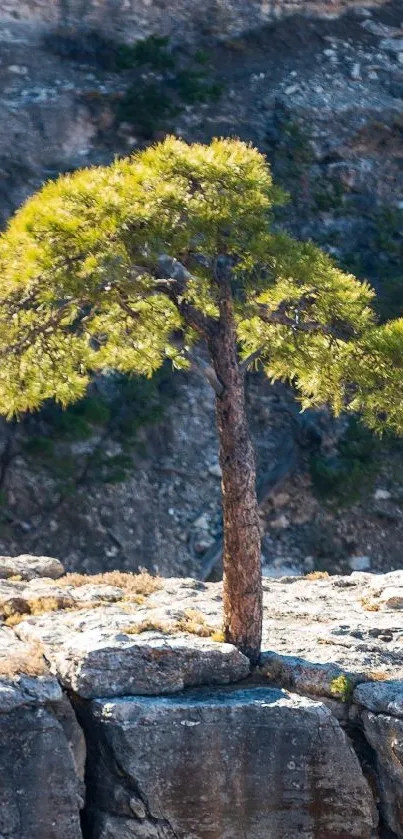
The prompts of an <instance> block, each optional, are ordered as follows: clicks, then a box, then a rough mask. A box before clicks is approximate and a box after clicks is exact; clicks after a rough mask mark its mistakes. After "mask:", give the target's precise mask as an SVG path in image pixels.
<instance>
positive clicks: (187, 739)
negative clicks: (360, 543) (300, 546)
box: [0, 557, 403, 839]
mask: <svg viewBox="0 0 403 839" xmlns="http://www.w3.org/2000/svg"><path fill="white" fill-rule="evenodd" d="M41 574H47V575H49V574H51V575H52V576H51V577H50V576H47V577H43V576H41ZM0 576H1V577H3V579H2V581H1V583H0V612H1V615H2V622H3V623H2V626H1V628H0V753H1V759H0V775H1V785H0V801H1V809H0V813H1V815H0V831H1V834H2V835H4V836H6V837H7V839H32V836H33V835H35V837H37V839H90V838H91V839H132V837H133V838H134V837H138V839H190V837H197V839H224V837H225V839H245V838H246V837H247V839H260V837H261V839H295V838H296V837H297V836H298V837H299V839H352V837H355V839H376V837H382V838H383V839H391V838H392V839H393V837H402V836H403V816H402V813H403V798H402V781H403V768H402V764H403V756H402V738H403V719H402V718H403V668H402V663H401V644H402V640H403V620H402V618H401V614H402V612H401V609H402V604H403V575H402V573H401V572H394V573H391V574H387V575H378V576H377V575H372V574H364V573H356V574H353V575H352V576H351V577H340V576H336V577H333V578H329V577H326V576H323V577H321V578H320V577H319V578H318V577H315V578H314V579H311V578H305V579H296V578H283V579H280V580H277V581H271V582H270V584H268V583H265V591H264V610H265V619H264V643H263V649H264V650H265V652H263V654H262V658H261V662H260V665H259V667H258V668H257V669H256V670H255V671H254V672H252V673H251V672H250V670H249V663H248V661H247V660H246V659H245V658H244V657H243V656H242V655H241V654H240V653H239V652H237V651H236V650H235V649H234V648H233V647H231V646H230V645H228V644H224V643H222V640H221V633H220V624H221V615H220V609H221V584H207V585H206V584H202V583H200V582H196V581H194V580H191V579H182V580H175V579H169V580H164V581H163V580H161V579H158V578H152V577H149V576H148V575H146V574H142V575H137V576H135V575H134V576H133V575H128V574H122V573H120V572H115V573H114V574H111V575H105V576H104V577H103V578H100V577H95V578H93V577H85V576H82V575H81V576H80V575H67V576H64V575H63V569H62V567H61V566H60V564H59V563H57V562H56V561H55V560H50V559H47V558H38V557H37V558H35V559H34V558H32V557H21V558H20V559H19V561H17V562H15V561H13V560H10V558H1V559H0ZM80 812H81V816H80Z"/></svg>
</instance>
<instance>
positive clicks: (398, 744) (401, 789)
mask: <svg viewBox="0 0 403 839" xmlns="http://www.w3.org/2000/svg"><path fill="white" fill-rule="evenodd" d="M362 722H363V725H364V732H365V736H366V738H367V740H368V742H369V743H370V745H371V746H372V748H373V749H374V754H375V765H376V774H377V791H378V795H379V798H380V805H381V811H382V814H383V817H384V819H385V822H386V824H387V825H388V826H389V827H390V829H391V830H393V832H394V834H395V835H396V836H398V837H401V836H403V720H400V719H395V718H394V717H390V716H386V715H385V714H372V713H371V712H370V711H364V713H363V714H362Z"/></svg>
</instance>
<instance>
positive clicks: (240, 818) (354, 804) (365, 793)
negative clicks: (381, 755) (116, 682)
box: [81, 687, 377, 839]
mask: <svg viewBox="0 0 403 839" xmlns="http://www.w3.org/2000/svg"><path fill="white" fill-rule="evenodd" d="M81 722H82V724H83V725H84V728H85V730H86V734H87V738H88V739H90V740H91V742H93V743H96V744H97V748H96V749H95V750H94V751H93V752H92V753H91V755H90V759H89V764H88V773H89V774H88V778H89V787H88V788H89V791H90V792H89V794H90V801H89V816H90V823H91V824H92V832H91V837H92V839H122V837H125V839H126V837H130V838H132V837H133V839H135V837H143V839H145V837H147V839H148V837H151V839H175V837H181V839H182V837H183V839H190V837H192V839H193V837H197V839H297V837H298V839H312V837H318V839H319V837H320V839H325V837H326V839H347V837H348V839H372V838H373V837H374V836H375V835H376V833H375V831H376V824H377V816H376V813H375V808H374V803H373V798H372V795H371V792H370V790H369V787H368V784H367V782H366V780H365V779H364V777H363V774H362V772H361V769H360V766H359V763H358V760H357V757H356V755H355V753H354V752H353V750H352V748H351V746H350V744H349V741H348V739H347V738H346V736H345V734H344V732H343V731H342V729H341V728H340V726H339V724H338V723H337V721H336V720H335V718H334V717H333V716H332V714H331V713H330V711H329V710H328V709H327V708H326V707H325V706H324V705H323V704H322V703H320V702H314V701H312V700H310V699H307V698H304V697H299V696H296V695H290V694H287V693H286V692H284V691H281V690H276V689H270V688H266V687H255V688H248V689H235V688H233V687H232V688H227V689H225V688H224V689H215V690H214V691H209V690H208V689H205V688H203V689H199V690H192V691H186V692H185V693H184V694H182V695H181V696H178V697H156V698H139V697H133V698H126V699H118V700H111V701H107V700H95V701H93V702H91V703H90V704H89V705H88V704H87V703H85V704H83V703H82V705H81ZM101 755H102V759H101ZM116 767H118V771H116Z"/></svg>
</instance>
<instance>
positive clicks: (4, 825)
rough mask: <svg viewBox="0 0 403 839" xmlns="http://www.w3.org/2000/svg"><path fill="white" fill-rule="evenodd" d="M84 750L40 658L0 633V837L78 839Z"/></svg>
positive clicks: (9, 634)
mask: <svg viewBox="0 0 403 839" xmlns="http://www.w3.org/2000/svg"><path fill="white" fill-rule="evenodd" d="M84 760H85V745H84V741H83V735H82V732H81V730H80V729H79V727H78V724H77V721H76V718H75V715H74V713H73V710H72V708H71V706H70V703H69V702H68V701H67V700H66V699H65V698H64V697H63V695H62V691H61V688H60V685H59V683H58V682H57V680H56V679H55V677H54V676H51V675H50V674H49V673H47V671H46V666H45V662H44V661H43V659H42V656H41V654H40V651H38V650H37V649H36V648H35V647H33V646H32V645H31V644H28V643H23V642H21V641H20V640H19V639H18V638H17V637H16V636H15V634H14V633H13V631H12V630H11V629H7V628H5V627H1V628H0V836H1V837H3V836H4V837H6V839H33V837H35V839H80V837H81V831H80V818H79V808H80V806H82V805H83V803H84V791H83V770H84Z"/></svg>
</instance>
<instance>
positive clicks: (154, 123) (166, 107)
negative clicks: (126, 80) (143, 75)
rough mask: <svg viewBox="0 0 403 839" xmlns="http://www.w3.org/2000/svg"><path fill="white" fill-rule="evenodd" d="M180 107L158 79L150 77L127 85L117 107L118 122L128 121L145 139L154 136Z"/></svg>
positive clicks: (176, 113) (175, 114)
mask: <svg viewBox="0 0 403 839" xmlns="http://www.w3.org/2000/svg"><path fill="white" fill-rule="evenodd" d="M180 112H181V108H180V107H179V106H178V105H177V104H175V103H174V101H173V100H172V95H171V93H170V92H169V90H167V89H166V88H165V86H164V85H163V84H161V82H160V81H155V80H154V79H151V80H149V81H147V82H143V83H142V84H140V85H139V84H137V83H136V84H134V85H131V86H130V87H129V89H128V90H127V91H126V94H125V96H124V98H123V99H122V101H121V102H120V103H119V106H118V109H117V114H116V116H117V119H118V121H119V122H128V123H131V124H132V125H134V126H135V127H136V128H137V129H138V130H140V131H141V133H142V135H143V136H144V137H146V138H147V139H150V138H151V137H153V136H154V134H155V133H156V131H159V130H160V129H161V128H163V126H164V125H165V124H166V123H167V121H169V120H172V119H173V118H174V117H176V116H178V115H179V114H180Z"/></svg>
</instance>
